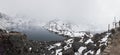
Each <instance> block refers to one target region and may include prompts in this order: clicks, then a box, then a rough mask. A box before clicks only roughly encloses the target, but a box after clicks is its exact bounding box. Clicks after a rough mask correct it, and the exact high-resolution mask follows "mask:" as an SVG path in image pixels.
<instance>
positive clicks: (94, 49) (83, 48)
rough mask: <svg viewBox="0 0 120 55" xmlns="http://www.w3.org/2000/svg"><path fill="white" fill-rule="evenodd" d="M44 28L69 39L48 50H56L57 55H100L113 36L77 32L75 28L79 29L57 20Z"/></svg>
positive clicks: (78, 30) (105, 33)
mask: <svg viewBox="0 0 120 55" xmlns="http://www.w3.org/2000/svg"><path fill="white" fill-rule="evenodd" d="M44 27H45V28H46V29H47V30H49V31H51V32H55V33H57V34H58V35H63V36H68V37H69V38H67V39H66V40H64V42H59V43H55V44H53V45H50V46H49V48H48V49H49V50H51V51H52V49H56V50H55V52H54V53H55V54H56V55H57V54H58V55H62V54H63V55H65V54H66V52H68V53H69V52H70V51H73V52H74V54H72V52H70V54H72V55H100V54H101V52H102V51H103V50H104V49H105V47H106V46H107V43H108V38H109V36H110V35H111V33H108V32H104V33H101V34H95V35H93V34H91V33H87V32H83V31H80V29H77V30H75V29H74V28H79V27H78V26H76V25H73V24H71V23H67V22H65V21H61V20H56V19H55V20H52V21H50V22H48V23H47V25H45V26H44ZM63 43H64V44H63ZM68 55H69V54H68Z"/></svg>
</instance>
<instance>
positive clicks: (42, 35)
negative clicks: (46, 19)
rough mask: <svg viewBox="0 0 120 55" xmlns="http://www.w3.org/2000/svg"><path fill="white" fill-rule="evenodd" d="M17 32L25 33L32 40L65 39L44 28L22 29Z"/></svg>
mask: <svg viewBox="0 0 120 55" xmlns="http://www.w3.org/2000/svg"><path fill="white" fill-rule="evenodd" d="M17 31H19V32H23V33H25V34H26V35H27V36H28V39H30V40H39V41H59V40H63V39H64V37H62V36H59V35H57V34H55V33H53V32H49V31H48V30H46V29H44V28H38V27H31V28H29V29H24V30H23V29H21V30H17Z"/></svg>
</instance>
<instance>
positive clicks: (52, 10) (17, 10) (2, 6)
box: [0, 0, 120, 29]
mask: <svg viewBox="0 0 120 55" xmlns="http://www.w3.org/2000/svg"><path fill="white" fill-rule="evenodd" d="M0 12H3V13H6V14H8V15H13V16H14V15H16V14H18V15H25V16H29V17H32V18H34V19H39V21H40V22H41V23H43V22H47V21H49V20H52V19H55V18H60V19H65V20H68V21H70V22H73V23H76V24H79V25H93V26H96V28H97V27H98V26H99V27H98V28H101V29H105V28H107V24H111V23H112V21H113V17H114V16H116V17H117V18H118V19H119V18H120V0H0Z"/></svg>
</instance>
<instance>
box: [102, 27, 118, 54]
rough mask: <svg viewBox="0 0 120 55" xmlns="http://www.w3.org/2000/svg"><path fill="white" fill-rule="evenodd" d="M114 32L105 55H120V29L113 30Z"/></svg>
mask: <svg viewBox="0 0 120 55" xmlns="http://www.w3.org/2000/svg"><path fill="white" fill-rule="evenodd" d="M112 32H113V34H112V35H111V38H110V39H109V43H108V46H107V48H106V49H105V50H104V52H103V55H120V51H119V50H120V27H118V28H116V29H113V31H112Z"/></svg>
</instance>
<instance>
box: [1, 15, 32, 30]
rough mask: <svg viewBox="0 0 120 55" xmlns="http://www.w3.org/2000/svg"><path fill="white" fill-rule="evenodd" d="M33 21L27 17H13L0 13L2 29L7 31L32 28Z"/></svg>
mask: <svg viewBox="0 0 120 55" xmlns="http://www.w3.org/2000/svg"><path fill="white" fill-rule="evenodd" d="M32 23H33V22H32V21H31V19H28V18H27V17H11V16H9V15H6V14H3V13H0V28H1V29H5V30H16V31H17V30H24V29H28V28H29V27H30V26H32Z"/></svg>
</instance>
